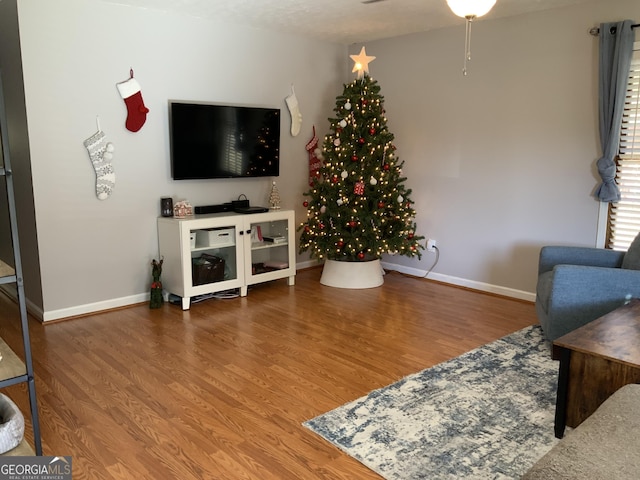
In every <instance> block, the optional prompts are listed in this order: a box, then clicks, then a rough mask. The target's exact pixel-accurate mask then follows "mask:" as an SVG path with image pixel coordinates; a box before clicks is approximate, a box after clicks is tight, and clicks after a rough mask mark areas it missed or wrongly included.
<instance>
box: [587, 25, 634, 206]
mask: <svg viewBox="0 0 640 480" xmlns="http://www.w3.org/2000/svg"><path fill="white" fill-rule="evenodd" d="M631 25H633V22H632V21H631V20H625V21H623V22H616V23H602V24H601V25H600V82H599V90H598V93H599V109H600V145H601V147H602V158H600V159H599V160H598V161H597V163H596V164H597V166H598V172H599V173H600V177H601V178H602V183H601V184H600V186H599V187H598V189H597V190H596V192H595V195H596V197H597V198H598V199H599V200H600V201H601V202H617V201H618V200H620V190H619V189H618V186H617V185H616V182H615V177H616V164H615V160H614V158H615V156H616V155H617V154H618V147H619V140H620V126H621V124H622V111H623V109H624V97H625V92H626V89H627V81H628V78H629V67H630V65H631V56H632V55H633V41H634V33H633V29H632V28H631Z"/></svg>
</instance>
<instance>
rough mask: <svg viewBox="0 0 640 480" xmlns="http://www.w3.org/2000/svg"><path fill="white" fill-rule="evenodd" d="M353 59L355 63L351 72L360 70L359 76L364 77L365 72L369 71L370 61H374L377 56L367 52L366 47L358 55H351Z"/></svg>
mask: <svg viewBox="0 0 640 480" xmlns="http://www.w3.org/2000/svg"><path fill="white" fill-rule="evenodd" d="M349 56H350V57H351V60H353V61H354V62H355V63H354V64H353V70H351V72H358V78H362V77H364V74H365V73H369V63H371V62H373V61H374V60H375V59H376V57H370V56H368V55H367V52H365V50H364V47H362V50H360V53H359V54H358V55H349Z"/></svg>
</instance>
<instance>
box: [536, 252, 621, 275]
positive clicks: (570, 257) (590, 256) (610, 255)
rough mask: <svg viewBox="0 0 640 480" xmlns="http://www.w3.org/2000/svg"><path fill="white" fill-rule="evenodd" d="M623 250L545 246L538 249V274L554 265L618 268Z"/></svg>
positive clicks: (549, 269)
mask: <svg viewBox="0 0 640 480" xmlns="http://www.w3.org/2000/svg"><path fill="white" fill-rule="evenodd" d="M624 255H625V252H618V251H616V250H607V249H604V248H591V247H570V246H553V245H552V246H546V247H542V249H541V250H540V258H539V262H538V275H540V274H541V273H544V272H549V271H551V270H553V267H555V266H556V265H589V266H593V267H607V268H620V265H622V260H623V258H624Z"/></svg>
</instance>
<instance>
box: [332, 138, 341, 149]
mask: <svg viewBox="0 0 640 480" xmlns="http://www.w3.org/2000/svg"><path fill="white" fill-rule="evenodd" d="M333 144H334V145H335V146H336V147H339V146H340V139H339V138H336V139H335V140H334V141H333Z"/></svg>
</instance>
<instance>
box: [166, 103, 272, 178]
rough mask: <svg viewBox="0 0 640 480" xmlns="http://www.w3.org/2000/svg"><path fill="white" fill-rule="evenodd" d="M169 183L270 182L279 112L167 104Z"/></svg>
mask: <svg viewBox="0 0 640 480" xmlns="http://www.w3.org/2000/svg"><path fill="white" fill-rule="evenodd" d="M169 133H170V135H169V138H170V143H171V176H172V178H173V179H174V180H192V179H208V178H240V177H275V176H278V175H279V173H280V109H278V108H262V107H247V106H235V105H218V104H209V103H188V102H178V101H170V102H169Z"/></svg>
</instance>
